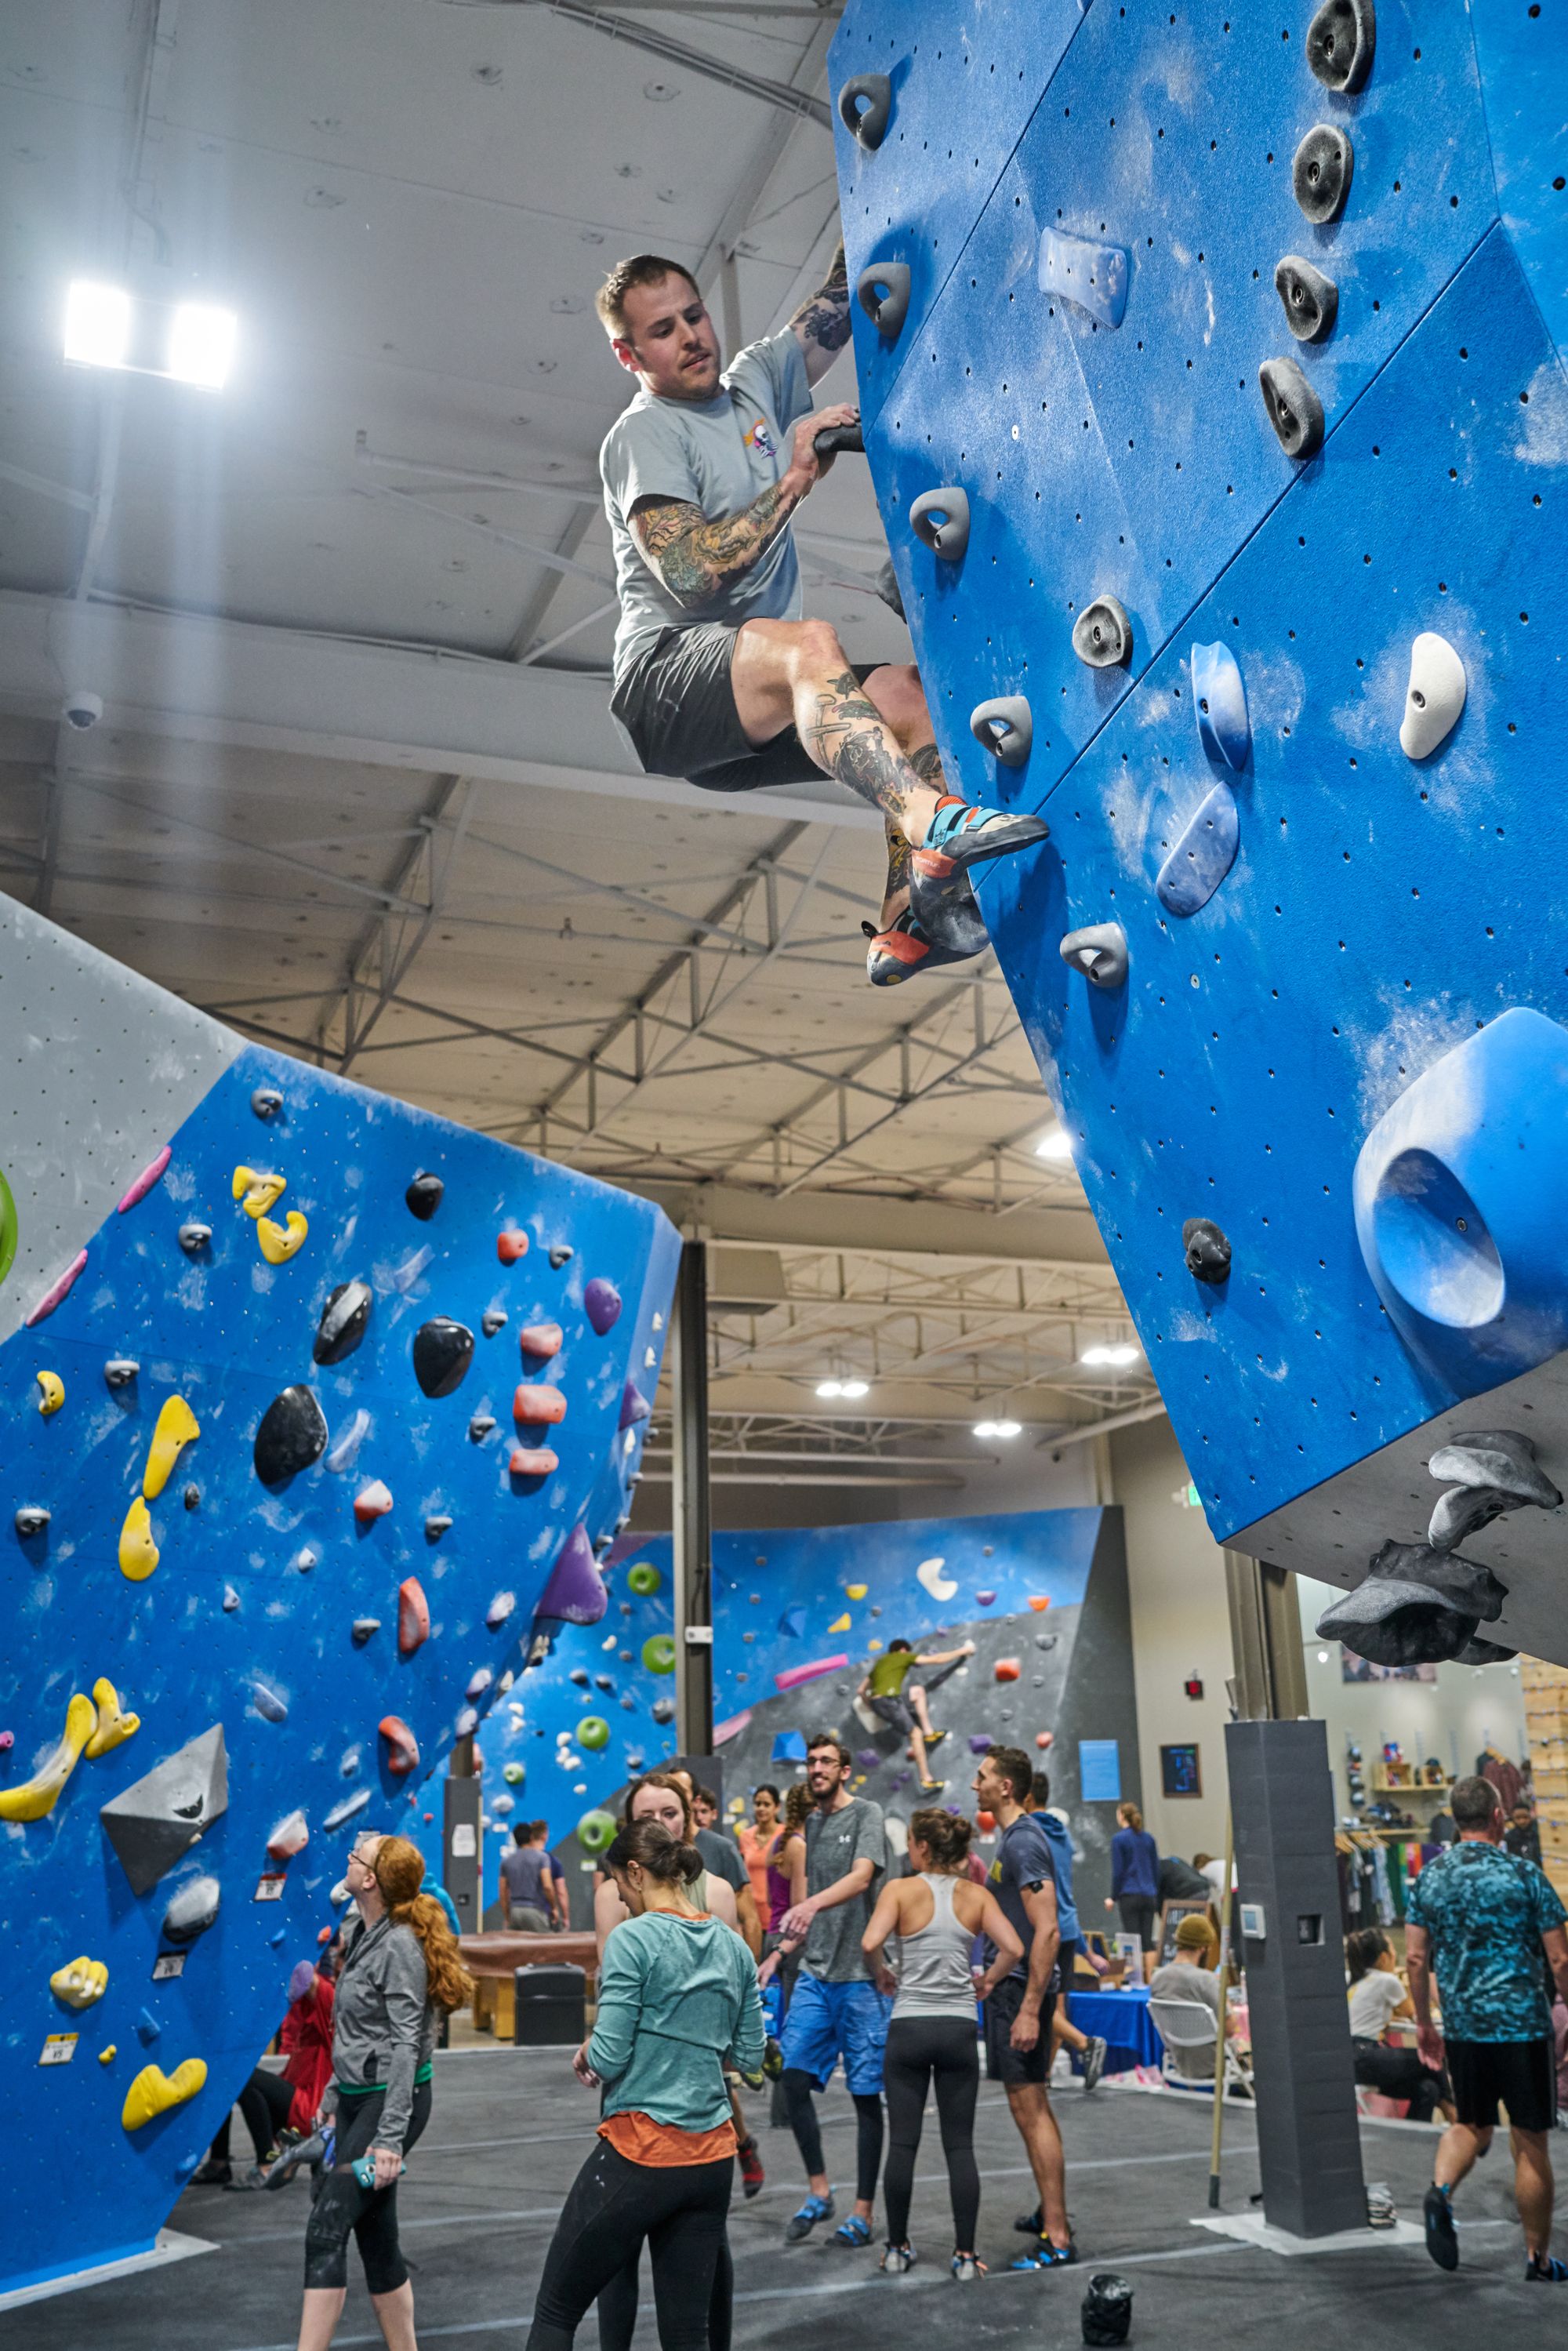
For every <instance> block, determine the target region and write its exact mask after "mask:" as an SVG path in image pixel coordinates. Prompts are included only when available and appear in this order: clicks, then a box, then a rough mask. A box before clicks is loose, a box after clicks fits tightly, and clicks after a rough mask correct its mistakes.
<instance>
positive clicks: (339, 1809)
mask: <svg viewBox="0 0 1568 2351" xmlns="http://www.w3.org/2000/svg"><path fill="white" fill-rule="evenodd" d="M370 1801H371V1790H370V1789H369V1788H356V1789H355V1791H354V1792H353V1794H352V1795H351V1796H345V1797H344V1798H343V1801H342V1802H341V1803H340V1804H334V1805H333V1807H332V1809H331V1811H330V1812H329V1813H328V1815H327V1817H326V1819H325V1820H324V1821H323V1822H322V1823H321V1827H322V1831H323V1833H324V1834H326V1835H328V1836H330V1835H331V1834H332V1832H333V1830H334V1829H340V1828H342V1827H344V1826H345V1824H346V1823H348V1822H350V1821H351V1820H352V1819H353V1818H354V1816H355V1815H356V1813H362V1812H363V1811H364V1809H365V1807H366V1805H367V1804H368V1803H369V1802H370Z"/></svg>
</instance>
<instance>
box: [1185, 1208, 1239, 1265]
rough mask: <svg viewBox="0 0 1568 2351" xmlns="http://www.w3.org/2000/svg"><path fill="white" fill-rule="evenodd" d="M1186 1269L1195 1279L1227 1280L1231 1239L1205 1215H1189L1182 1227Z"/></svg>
mask: <svg viewBox="0 0 1568 2351" xmlns="http://www.w3.org/2000/svg"><path fill="white" fill-rule="evenodd" d="M1181 1245H1182V1247H1183V1249H1185V1250H1186V1270H1187V1271H1188V1273H1190V1274H1191V1275H1192V1277H1193V1279H1194V1280H1195V1281H1228V1280H1229V1279H1230V1243H1229V1242H1228V1240H1227V1239H1226V1238H1225V1235H1224V1234H1223V1233H1222V1232H1221V1231H1220V1229H1219V1227H1218V1225H1216V1224H1213V1223H1211V1222H1210V1220H1209V1219H1208V1217H1188V1218H1187V1220H1186V1224H1185V1225H1183V1227H1182V1228H1181Z"/></svg>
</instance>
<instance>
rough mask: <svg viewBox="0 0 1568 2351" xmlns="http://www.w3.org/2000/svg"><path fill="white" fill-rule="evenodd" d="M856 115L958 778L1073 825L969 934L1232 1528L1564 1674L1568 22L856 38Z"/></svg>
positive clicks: (889, 434) (890, 491)
mask: <svg viewBox="0 0 1568 2351" xmlns="http://www.w3.org/2000/svg"><path fill="white" fill-rule="evenodd" d="M832 76H833V83H834V89H835V93H836V95H837V96H838V98H839V99H840V101H841V107H842V109H843V112H844V116H845V117H846V118H847V119H845V120H842V121H841V127H840V130H839V132H838V141H839V166H840V180H841V194H842V205H843V215H844V220H845V225H846V233H847V237H848V246H849V259H850V272H851V282H852V284H854V283H856V282H857V280H860V279H861V278H862V277H864V278H865V279H866V281H867V287H866V290H867V298H868V302H869V308H866V309H861V308H857V311H856V316H855V322H854V325H855V352H856V365H857V370H858V372H859V378H860V383H861V389H862V400H863V402H864V408H865V413H866V416H867V420H868V424H867V451H868V455H869V457H870V461H871V465H872V469H873V476H874V479H875V482H876V486H877V491H878V496H879V499H880V503H881V507H882V511H883V517H884V520H885V523H886V527H887V530H888V536H889V541H890V545H891V547H892V550H893V555H894V563H895V566H896V569H897V571H898V576H899V580H900V584H901V589H902V593H903V598H904V606H905V609H906V611H908V613H909V616H910V624H911V628H912V631H913V633H914V638H915V648H916V653H917V655H918V658H919V661H920V665H921V670H922V674H923V676H924V678H925V684H926V690H927V694H928V696H929V698H930V701H931V704H932V706H933V709H934V711H935V713H936V722H937V730H938V737H939V740H940V742H941V746H942V750H943V755H944V759H945V762H946V766H947V771H948V774H949V776H950V777H951V778H956V779H957V780H959V781H961V783H962V785H963V787H964V788H965V789H966V790H967V792H969V793H970V794H971V795H973V796H976V797H983V798H986V799H990V800H993V801H997V802H999V803H1001V804H1003V805H1005V806H1009V807H1015V808H1026V809H1030V810H1040V812H1041V813H1042V814H1043V815H1044V817H1045V819H1046V820H1047V821H1048V823H1049V824H1050V826H1051V839H1050V841H1048V842H1047V843H1046V844H1045V845H1044V846H1043V847H1042V848H1041V849H1040V850H1039V851H1037V852H1030V853H1029V854H1027V855H1024V856H1020V857H1016V858H1012V859H1009V860H1006V861H1003V862H1000V863H998V865H995V866H992V867H989V868H987V869H983V878H982V879H981V881H980V882H979V883H978V885H977V888H978V893H979V896H980V899H981V903H982V904H983V907H984V910H985V913H986V915H987V919H988V924H989V925H990V929H991V933H992V936H993V938H994V939H995V941H996V944H997V947H998V953H999V955H1000V957H1001V960H1002V963H1003V965H1004V967H1005V969H1006V972H1007V975H1008V978H1009V985H1010V986H1011V987H1012V990H1013V994H1014V997H1015V999H1016V1001H1017V1003H1018V1005H1019V1010H1020V1013H1021V1015H1022V1017H1023V1019H1024V1022H1025V1026H1026V1029H1027V1031H1028V1034H1029V1036H1030V1041H1031V1044H1032V1046H1033V1049H1034V1050H1035V1053H1036V1055H1037V1058H1038V1060H1039V1061H1040V1068H1041V1071H1042V1073H1043V1075H1044V1077H1045V1081H1046V1083H1047V1086H1048V1088H1049V1089H1050V1091H1051V1094H1052V1097H1053V1099H1054V1101H1055V1102H1056V1103H1057V1105H1058V1107H1059V1109H1060V1111H1061V1116H1062V1119H1063V1122H1064V1123H1065V1125H1066V1127H1067V1130H1068V1132H1069V1134H1071V1138H1072V1143H1073V1151H1074V1157H1075V1162H1076V1165H1077V1167H1078V1170H1079V1173H1080V1175H1081V1176H1082V1180H1083V1183H1084V1185H1085V1187H1086V1189H1087V1191H1088V1194H1089V1196H1090V1199H1091V1202H1092V1206H1093V1207H1094V1210H1095V1213H1096V1216H1097V1217H1098V1218H1099V1221H1100V1224H1101V1227H1102V1228H1103V1232H1104V1234H1105V1238H1106V1241H1107V1244H1108V1247H1109V1249H1110V1252H1111V1255H1112V1259H1113V1263H1114V1265H1115V1269H1116V1272H1117V1275H1118V1278H1119V1280H1120V1281H1121V1284H1122V1287H1123V1289H1124V1292H1125V1294H1126V1297H1127V1299H1128V1301H1129V1304H1130V1306H1131V1308H1132V1311H1133V1313H1134V1319H1135V1321H1136V1323H1137V1327H1138V1331H1139V1333H1140V1336H1141V1338H1142V1340H1143V1343H1144V1345H1145V1350H1146V1352H1147V1354H1148V1358H1149V1362H1150V1364H1151V1366H1152V1367H1153V1369H1154V1372H1155V1376H1156V1377H1157V1379H1158V1381H1159V1384H1160V1387H1161V1392H1162V1394H1163V1395H1164V1396H1165V1399H1166V1404H1167V1405H1168V1406H1169V1408H1170V1412H1171V1416H1172V1419H1173V1421H1174V1423H1175V1426H1176V1432H1177V1435H1178V1437H1179V1438H1180V1440H1181V1444H1182V1448H1183V1451H1184V1453H1185V1454H1186V1458H1187V1460H1188V1462H1189V1464H1190V1465H1191V1468H1192V1473H1193V1477H1194V1479H1195V1481H1196V1483H1197V1488H1198V1490H1199V1492H1200V1493H1201V1495H1202V1497H1203V1501H1204V1505H1205V1509H1206V1510H1207V1516H1208V1520H1209V1524H1210V1526H1211V1528H1212V1530H1213V1531H1214V1533H1215V1535H1216V1537H1217V1538H1218V1540H1220V1541H1224V1542H1228V1543H1231V1544H1234V1545H1237V1546H1239V1547H1240V1548H1242V1549H1244V1550H1249V1551H1251V1552H1255V1553H1256V1554H1257V1555H1259V1556H1262V1557H1267V1558H1270V1559H1272V1560H1275V1561H1278V1562H1281V1563H1282V1564H1285V1565H1288V1566H1291V1567H1295V1568H1299V1569H1301V1570H1302V1571H1303V1572H1306V1573H1311V1574H1313V1575H1316V1576H1320V1577H1323V1578H1326V1579H1328V1580H1331V1581H1334V1582H1337V1583H1342V1584H1346V1585H1357V1584H1360V1583H1363V1582H1364V1581H1373V1582H1375V1586H1376V1588H1375V1591H1374V1593H1373V1595H1372V1599H1371V1600H1370V1602H1368V1603H1366V1605H1367V1606H1368V1607H1369V1608H1371V1609H1372V1610H1373V1611H1374V1613H1375V1614H1378V1616H1379V1621H1386V1622H1388V1623H1389V1624H1390V1625H1392V1627H1393V1629H1392V1631H1391V1632H1390V1634H1389V1636H1388V1637H1389V1640H1390V1643H1391V1644H1392V1645H1393V1646H1399V1644H1400V1643H1401V1642H1402V1641H1404V1640H1406V1636H1408V1637H1409V1638H1413V1639H1414V1640H1416V1643H1417V1644H1425V1645H1426V1646H1427V1647H1428V1648H1429V1649H1430V1650H1431V1651H1432V1653H1434V1654H1441V1655H1447V1656H1451V1655H1455V1654H1462V1653H1464V1652H1465V1650H1466V1648H1467V1645H1468V1644H1469V1642H1471V1641H1474V1640H1476V1639H1478V1638H1479V1640H1480V1641H1482V1642H1486V1643H1490V1644H1491V1645H1493V1646H1494V1647H1501V1648H1503V1649H1505V1650H1506V1649H1508V1648H1511V1647H1519V1646H1523V1647H1527V1648H1529V1649H1531V1650H1533V1651H1535V1652H1537V1653H1538V1654H1541V1655H1542V1656H1552V1657H1555V1658H1557V1659H1559V1660H1563V1661H1568V1616H1565V1615H1564V1613H1563V1609H1562V1606H1561V1602H1560V1598H1559V1588H1560V1587H1559V1578H1560V1573H1561V1569H1560V1562H1561V1559H1562V1555H1563V1519H1562V1515H1561V1510H1560V1506H1559V1504H1558V1501H1557V1499H1556V1497H1557V1495H1558V1494H1559V1493H1560V1492H1561V1491H1562V1490H1563V1489H1568V1391H1565V1373H1564V1355H1563V1350H1564V1347H1565V1344H1568V1238H1565V1236H1568V1215H1565V1214H1564V1210H1565V1208H1568V1174H1565V1171H1568V1126H1565V1123H1564V1122H1565V1120H1568V1110H1565V1107H1564V1106H1565V1104H1568V957H1565V956H1564V955H1563V946H1562V937H1561V923H1560V920H1559V919H1558V916H1557V911H1556V904H1555V901H1556V897H1557V895H1558V894H1559V893H1557V890H1556V885H1555V879H1554V877H1555V873H1556V869H1557V866H1558V863H1559V862H1560V854H1559V846H1558V844H1559V836H1560V832H1561V822H1562V819H1561V810H1562V805H1563V796H1564V787H1565V785H1568V758H1565V755H1564V750H1563V739H1564V738H1563V727H1562V725H1561V721H1560V717H1559V704H1560V700H1561V681H1560V672H1561V667H1562V648H1563V639H1564V632H1565V629H1568V382H1565V381H1564V373H1563V357H1562V348H1561V345H1562V338H1563V332H1564V327H1565V321H1568V296H1565V293H1564V286H1565V283H1568V281H1565V279H1564V274H1563V253H1564V250H1565V246H1564V237H1563V220H1564V215H1563V194H1562V183H1563V174H1564V172H1565V171H1568V152H1565V151H1564V148H1563V121H1564V120H1565V119H1568V7H1565V5H1564V0H1538V4H1536V0H1489V5H1486V6H1484V7H1483V6H1475V7H1466V6H1464V5H1459V0H1385V5H1383V6H1382V7H1380V8H1378V9H1377V11H1376V14H1375V22H1374V15H1373V10H1372V8H1371V6H1370V5H1367V0H1330V5H1326V6H1325V7H1323V8H1321V9H1314V8H1313V7H1312V5H1310V0H1300V5H1292V6H1291V7H1289V8H1287V9H1284V10H1282V11H1268V10H1242V9H1237V8H1236V7H1234V6H1233V5H1229V0H1224V5H1211V0H1187V5H1181V6H1179V7H1175V8H1173V7H1171V6H1170V5H1168V0H1159V4H1158V5H1155V0H1124V5H1117V4H1116V0H1092V5H1084V6H1080V5H1078V0H1072V5H1045V6H1041V5H1038V0H985V4H984V5H963V6H960V5H958V0H851V5H849V7H848V8H847V9H846V12H845V15H844V17H843V20H842V23H841V26H840V29H839V33H838V36H837V38H836V41H835V45H834V50H833V57H832ZM866 77H870V78H869V79H865V78H866ZM857 83H858V84H859V89H858V90H857ZM861 107H864V108H865V109H866V110H867V120H865V121H863V122H862V123H861V124H860V125H859V126H858V128H856V127H852V118H853V116H854V114H855V112H856V110H857V109H858V108H861ZM886 265H892V266H895V267H896V268H897V269H898V270H899V271H903V270H905V269H907V271H908V272H909V287H908V299H907V302H906V304H904V306H903V316H902V320H901V321H900V320H898V319H897V316H896V314H897V311H898V308H899V306H898V305H897V304H896V303H895V304H894V305H893V306H892V308H893V314H894V322H893V323H892V324H888V323H886V322H884V324H883V326H881V327H879V326H878V324H877V323H876V322H875V320H874V319H873V316H872V315H871V314H872V311H873V310H875V309H877V308H878V299H877V287H878V286H879V284H881V285H885V283H886V278H885V266H886ZM879 271H881V272H882V273H883V276H882V277H881V278H880V279H879V277H878V273H879ZM901 282H902V281H901ZM922 501H925V507H924V508H923V507H922ZM933 505H934V506H935V508H936V512H937V513H938V514H946V517H947V520H946V525H945V526H944V527H943V528H941V529H939V530H934V529H933V528H932V524H931V521H930V518H929V517H930V510H931V508H932V507H933ZM923 514H924V515H925V519H923V518H922V517H923ZM966 517H967V527H963V526H964V525H965V518H966ZM998 697H1001V698H1017V697H1022V700H1023V702H1024V704H1025V705H1027V714H1028V719H1027V732H1028V734H1029V737H1030V742H1029V745H1028V747H1027V754H1026V756H1024V757H1023V758H1021V760H1019V759H1018V758H1017V754H1018V753H1019V747H1020V740H1021V737H1020V730H1019V726H1018V725H1017V724H1016V723H1015V724H1014V726H1013V727H1012V729H1011V731H1010V733H1009V734H1007V735H1005V736H1002V737H1000V738H999V740H1000V747H1001V748H1002V749H1005V750H1006V751H1007V753H1008V754H1009V760H1012V761H1013V762H1014V763H1013V764H1009V763H1008V762H1007V761H1004V759H1003V758H1001V757H999V756H998V731H997V730H996V729H995V728H990V729H987V728H986V726H984V723H983V721H982V722H981V737H983V738H984V739H977V737H976V736H974V735H972V734H971V731H970V722H971V715H972V714H974V715H976V716H977V715H978V714H979V712H980V711H981V710H982V709H983V707H984V705H987V704H988V703H992V702H994V701H996V700H997V699H998ZM1107 948H1109V949H1110V950H1111V951H1110V952H1109V953H1108V954H1107V953H1106V952H1105V950H1106V949H1107ZM1498 1430H1501V1431H1504V1432H1508V1433H1509V1435H1510V1437H1511V1439H1512V1440H1513V1441H1512V1442H1511V1445H1506V1446H1503V1447H1498V1446H1496V1445H1490V1446H1487V1445H1477V1444H1475V1443H1473V1442H1467V1440H1468V1439H1471V1438H1473V1437H1474V1436H1475V1435H1476V1433H1477V1432H1489V1431H1498ZM1439 1452H1440V1453H1441V1460H1440V1462H1434V1456H1435V1455H1437V1454H1438V1453H1439ZM1537 1473H1539V1474H1537ZM1445 1491H1447V1492H1448V1493H1450V1494H1452V1495H1455V1496H1457V1497H1458V1501H1456V1502H1450V1503H1448V1504H1445V1505H1443V1515H1442V1516H1441V1518H1440V1519H1438V1520H1437V1521H1434V1518H1433V1513H1434V1509H1435V1507H1436V1506H1437V1505H1438V1504H1439V1501H1440V1498H1441V1496H1442V1495H1443V1493H1444V1492H1445ZM1388 1541H1394V1542H1397V1543H1399V1544H1402V1545H1405V1546H1406V1547H1407V1548H1406V1552H1403V1553H1401V1554H1399V1556H1398V1559H1397V1562H1396V1563H1397V1565H1398V1568H1399V1573H1398V1574H1397V1575H1396V1574H1394V1573H1391V1572H1390V1569H1389V1565H1388V1561H1387V1559H1386V1558H1385V1562H1384V1566H1383V1568H1382V1569H1381V1570H1380V1572H1379V1574H1378V1575H1377V1577H1376V1578H1375V1579H1369V1577H1368V1568H1369V1562H1370V1561H1371V1560H1372V1558H1373V1556H1374V1555H1375V1554H1377V1553H1379V1552H1381V1551H1382V1546H1383V1545H1384V1544H1385V1542H1388ZM1461 1543H1462V1545H1463V1552H1457V1546H1458V1545H1459V1544H1461ZM1456 1555H1457V1556H1458V1558H1459V1559H1460V1560H1461V1561H1462V1560H1464V1559H1466V1558H1469V1559H1471V1560H1473V1561H1474V1562H1476V1564H1477V1565H1478V1566H1479V1567H1483V1568H1485V1569H1487V1570H1490V1572H1491V1573H1492V1574H1493V1575H1494V1576H1495V1579H1496V1586H1495V1588H1494V1586H1493V1585H1491V1584H1490V1583H1487V1582H1485V1580H1484V1579H1482V1578H1480V1577H1479V1576H1477V1575H1476V1574H1475V1573H1473V1572H1472V1571H1463V1570H1460V1571H1455V1570H1452V1569H1451V1568H1449V1567H1445V1566H1444V1564H1443V1562H1444V1561H1446V1560H1450V1559H1451V1558H1452V1557H1454V1556H1456ZM1396 1585H1398V1586H1405V1587H1410V1588H1411V1589H1413V1590H1414V1592H1415V1593H1416V1597H1415V1598H1414V1599H1411V1598H1409V1597H1408V1593H1406V1596H1405V1597H1403V1598H1402V1597H1401V1595H1400V1592H1399V1591H1397V1590H1396V1589H1395V1587H1396ZM1422 1593H1426V1594H1427V1597H1426V1599H1425V1600H1423V1599H1422V1597H1421V1595H1422ZM1412 1611H1413V1612H1414V1614H1412V1613H1411V1612H1412ZM1471 1654H1476V1655H1482V1654H1486V1652H1484V1651H1480V1650H1477V1651H1472V1652H1471Z"/></svg>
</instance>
